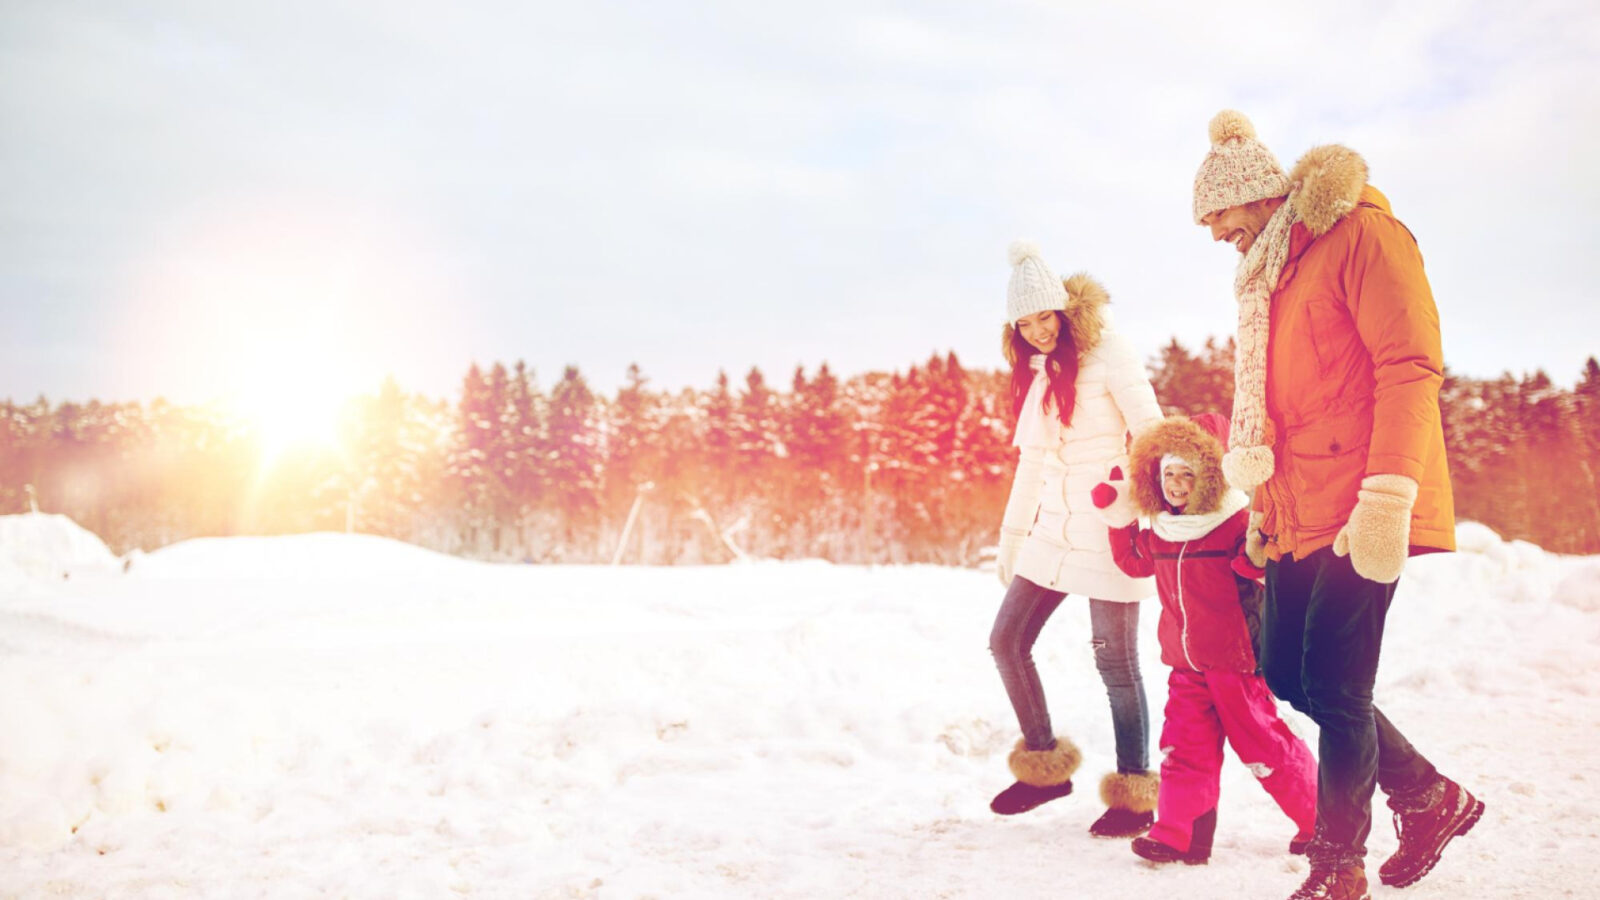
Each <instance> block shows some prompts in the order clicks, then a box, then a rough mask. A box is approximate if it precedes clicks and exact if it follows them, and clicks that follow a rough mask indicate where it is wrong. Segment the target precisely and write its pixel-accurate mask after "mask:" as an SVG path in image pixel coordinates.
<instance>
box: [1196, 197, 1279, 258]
mask: <svg viewBox="0 0 1600 900" xmlns="http://www.w3.org/2000/svg"><path fill="white" fill-rule="evenodd" d="M1276 209H1277V204H1272V205H1270V206H1269V205H1267V203H1266V202H1265V201H1262V200H1256V201H1254V202H1251V203H1246V204H1243V205H1241V206H1230V207H1228V208H1227V209H1222V210H1218V211H1216V212H1214V213H1209V214H1207V215H1206V216H1205V218H1203V219H1201V220H1200V224H1202V225H1205V226H1206V227H1208V228H1210V229H1211V239H1212V240H1214V241H1227V242H1228V243H1230V244H1232V245H1233V246H1234V247H1235V248H1237V249H1238V251H1239V252H1240V253H1241V254H1243V253H1249V252H1250V247H1251V245H1253V244H1254V243H1255V242H1256V238H1257V237H1259V236H1260V234H1261V229H1263V228H1266V227H1267V220H1268V219H1271V218H1272V213H1273V212H1274V211H1275V210H1276Z"/></svg>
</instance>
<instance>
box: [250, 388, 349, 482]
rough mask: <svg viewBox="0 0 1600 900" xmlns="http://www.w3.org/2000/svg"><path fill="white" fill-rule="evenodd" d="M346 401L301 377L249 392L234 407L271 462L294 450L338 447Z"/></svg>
mask: <svg viewBox="0 0 1600 900" xmlns="http://www.w3.org/2000/svg"><path fill="white" fill-rule="evenodd" d="M346 402H347V398H346V397H345V396H344V395H343V393H342V391H339V390H334V389H330V388H329V386H326V385H319V384H315V383H312V382H311V380H310V379H305V378H298V379H293V380H290V381H284V382H276V383H274V384H272V385H264V386H262V387H261V388H258V389H255V390H252V391H249V392H247V393H245V394H243V395H241V396H239V397H238V398H237V399H236V400H235V401H234V407H235V410H236V412H237V413H238V414H239V415H240V416H241V417H242V418H243V419H244V420H245V422H246V424H247V425H248V426H249V427H250V428H251V429H252V430H253V431H254V432H255V433H256V435H257V438H258V439H259V440H260V442H261V453H262V459H263V461H264V462H271V461H273V460H276V459H277V458H278V457H280V456H282V455H283V454H284V453H285V452H287V451H290V450H300V449H327V448H331V447H333V446H335V445H336V444H337V442H338V436H339V418H340V415H341V413H342V412H343V410H344V406H345V403H346Z"/></svg>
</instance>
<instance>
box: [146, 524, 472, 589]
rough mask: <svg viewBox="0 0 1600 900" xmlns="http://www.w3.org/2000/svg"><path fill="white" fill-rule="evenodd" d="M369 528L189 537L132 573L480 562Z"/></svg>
mask: <svg viewBox="0 0 1600 900" xmlns="http://www.w3.org/2000/svg"><path fill="white" fill-rule="evenodd" d="M484 565H488V564H487V563H477V562H472V561H470V560H464V559H460V558H458V557H454V556H447V555H445V554H443V553H435V552H434V551H432V550H424V549H423V548H421V547H417V546H415V545H412V544H407V543H405V542H403V541H397V540H394V539H392V538H384V537H377V536H375V535H370V534H333V533H327V532H323V533H318V534H291V535H279V536H274V537H224V538H194V539H193V540H187V541H180V542H178V543H176V544H172V545H171V546H168V547H162V548H161V549H160V550H156V551H153V552H151V553H149V554H146V555H144V556H142V557H140V558H139V559H138V561H137V562H136V564H135V565H134V566H133V567H132V571H133V572H134V573H135V574H140V575H157V576H162V577H178V578H217V577H225V578H312V577H315V578H333V579H340V578H368V577H371V576H374V575H390V576H408V577H409V576H421V575H434V574H449V573H452V572H459V571H461V570H462V569H463V568H464V567H474V566H484Z"/></svg>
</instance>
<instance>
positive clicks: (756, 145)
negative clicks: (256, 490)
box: [0, 0, 1600, 402]
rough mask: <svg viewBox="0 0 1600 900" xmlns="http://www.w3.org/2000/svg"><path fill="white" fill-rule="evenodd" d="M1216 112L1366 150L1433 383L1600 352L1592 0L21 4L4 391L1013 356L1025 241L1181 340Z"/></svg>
mask: <svg viewBox="0 0 1600 900" xmlns="http://www.w3.org/2000/svg"><path fill="white" fill-rule="evenodd" d="M1224 108H1237V109H1239V110H1242V111H1243V112H1245V113H1246V114H1247V115H1249V116H1250V117H1251V118H1252V120H1253V121H1254V123H1255V125H1256V128H1257V130H1258V132H1259V134H1260V136H1261V138H1262V140H1263V141H1265V142H1266V143H1267V145H1268V146H1269V147H1271V148H1273V149H1274V151H1275V152H1276V153H1277V155H1278V158H1279V159H1280V161H1281V162H1282V163H1283V165H1284V166H1285V167H1286V168H1287V167H1289V166H1291V165H1292V164H1293V162H1294V160H1295V159H1297V158H1298V157H1299V156H1300V155H1301V154H1302V153H1303V152H1304V151H1306V150H1307V149H1310V148H1311V147H1313V146H1316V145H1318V144H1323V143H1329V142H1338V143H1343V144H1345V145H1347V146H1349V147H1351V148H1353V149H1355V150H1357V151H1358V152H1360V153H1361V154H1362V155H1363V156H1364V157H1365V158H1366V159H1367V161H1368V164H1369V166H1370V168H1371V172H1372V180H1373V183H1374V184H1375V185H1377V186H1378V187H1379V188H1380V189H1381V190H1383V191H1384V192H1385V193H1386V194H1387V195H1388V196H1389V198H1390V200H1391V202H1392V203H1393V206H1394V209H1395V212H1396V214H1397V215H1398V216H1399V217H1400V218H1401V219H1402V220H1403V221H1404V222H1405V223H1406V224H1407V225H1408V226H1409V227H1410V228H1411V230H1412V231H1413V232H1414V233H1415V234H1416V235H1417V236H1418V238H1419V241H1420V243H1421V247H1422V251H1423V254H1424V258H1425V260H1426V264H1427V266H1428V273H1429V276H1430V279H1431V281H1432V285H1433V289H1434V293H1435V296H1436V299H1437V302H1438V305H1439V309H1440V314H1441V318H1442V322H1443V330H1444V349H1445V361H1446V364H1447V365H1448V366H1449V367H1450V368H1451V369H1452V370H1454V371H1456V372H1459V373H1462V374H1466V375H1472V376H1478V377H1493V376H1496V375H1498V374H1500V373H1501V372H1504V371H1510V372H1513V373H1518V374H1520V373H1524V372H1531V371H1533V370H1535V369H1541V368H1542V369H1544V370H1545V371H1547V372H1548V373H1549V374H1550V375H1551V376H1552V377H1553V378H1554V379H1555V380H1556V381H1557V382H1558V383H1562V384H1571V383H1572V382H1573V380H1574V379H1575V378H1576V377H1577V375H1578V374H1579V373H1580V372H1581V370H1582V368H1583V364H1584V361H1585V360H1586V358H1587V357H1588V356H1590V355H1594V354H1597V353H1600V337H1597V336H1600V304H1597V303H1596V302H1595V297H1594V293H1593V286H1594V285H1595V284H1597V283H1600V254H1596V253H1595V252H1594V251H1595V249H1596V243H1597V240H1596V239H1597V237H1600V174H1597V171H1596V169H1595V167H1594V166H1593V165H1592V160H1595V159H1600V7H1597V6H1596V5H1595V4H1593V3H1586V2H1577V0H1574V2H1546V0H1532V2H1521V3H1517V4H1512V5H1509V6H1508V5H1506V4H1503V3H1496V2H1464V3H1443V2H1427V0H1425V2H1413V3H1406V4H1390V3H1379V2H1352V3H1345V4H1303V5H1302V4H1283V3H1259V4H1258V3H1230V4H1195V3H1186V4H1151V3H1128V4H1116V5H1113V4H1091V3H1046V2H1024V0H1014V2H994V3H986V4H982V5H981V6H980V5H977V4H952V3H894V2H880V0H850V2H836V0H813V2H809V3H806V4H803V5H801V4H749V3H739V2H732V0H728V2H721V0H713V2H697V3H675V4H654V3H643V2H641V3H626V2H611V0H596V2H591V3H584V4H550V3H504V4H494V3H462V4H448V5H447V4H437V5H428V4H415V3H394V2H384V3H376V2H326V0H318V2H316V3H308V2H298V0H294V2H285V3H274V4H243V3H180V2H167V0H153V2H141V3H137V4H135V3H119V2H94V3H86V2H78V0H42V2H31V0H10V2H7V3H6V4H4V6H3V8H0V166H3V167H4V171H5V172H6V179H5V187H4V188H3V189H0V314H3V316H4V322H5V328H4V334H5V339H4V340H5V343H4V351H3V352H0V397H10V398H13V399H16V400H19V401H27V400H31V399H33V398H34V397H37V396H39V395H40V394H44V395H46V396H48V397H50V398H51V399H52V400H66V399H72V400H87V399H90V398H98V399H102V400H149V399H153V398H154V397H156V396H164V397H166V398H168V399H170V400H174V401H178V402H199V401H203V400H208V399H214V398H218V397H229V396H239V395H248V394H252V393H253V394H256V395H261V394H276V395H277V399H278V400H279V401H280V402H281V401H283V400H284V399H285V398H288V399H291V400H292V399H293V398H294V397H296V396H309V395H311V394H313V393H322V394H342V393H353V392H357V391H366V390H372V389H374V388H376V386H377V385H378V383H379V382H380V381H381V380H382V378H383V377H384V376H385V375H392V376H393V377H394V378H395V379H396V380H397V381H398V382H399V383H400V385H401V386H402V387H403V388H405V389H407V390H411V391H417V392H422V393H427V394H430V395H433V396H438V397H445V396H452V395H454V394H455V393H456V392H457V391H458V389H459V385H460V381H461V378H462V376H463V375H464V373H465V371H466V369H467V366H468V365H469V364H470V363H472V362H478V363H480V364H488V363H491V362H494V361H497V360H498V361H504V362H506V363H508V364H509V363H512V362H514V361H516V360H524V361H526V362H527V364H528V365H529V366H530V367H531V368H532V369H533V370H534V372H535V376H536V379H537V380H538V381H539V382H540V383H541V384H542V385H544V386H546V387H548V386H549V385H550V384H551V383H552V382H553V381H554V380H555V379H556V378H558V377H559V376H560V374H561V371H562V370H563V368H564V367H566V366H567V365H576V366H578V367H579V368H580V370H581V371H582V372H583V373H584V375H585V376H586V377H587V378H588V380H589V382H590V383H591V384H592V385H594V386H596V387H597V388H599V389H601V390H603V391H608V392H609V391H611V390H614V389H615V388H616V386H617V385H619V384H620V383H621V381H622V379H623V376H624V372H625V371H626V369H627V367H628V365H629V364H630V363H637V364H638V365H639V367H640V368H641V369H642V370H643V372H644V374H645V376H646V377H647V378H648V379H649V380H650V384H651V385H652V386H654V387H657V388H662V389H676V388H679V387H683V386H696V387H709V386H710V385H711V384H712V383H713V382H714V380H715V378H716V376H717V373H718V371H719V370H722V371H726V372H727V373H728V374H729V376H730V377H731V378H733V379H734V380H735V381H736V382H737V381H739V380H741V379H742V378H743V377H744V374H745V372H747V371H748V370H749V369H750V368H751V367H752V366H754V367H759V368H760V369H761V370H762V372H763V373H764V374H765V375H766V377H767V380H768V381H769V382H775V383H778V384H780V385H786V384H788V382H789V379H790V377H791V376H792V374H793V372H794V370H795V368H796V367H797V366H802V367H804V368H805V369H806V370H807V371H814V370H815V368H816V367H817V366H818V365H819V364H821V363H824V362H826V363H827V364H828V365H829V366H830V368H832V369H833V370H834V371H835V372H837V373H839V374H842V375H850V374H855V373H858V372H862V371H868V370H877V371H886V370H895V369H901V370H903V369H904V368H905V367H906V366H909V365H911V364H913V363H917V362H920V361H923V360H926V359H927V358H928V357H929V356H930V355H931V354H933V353H935V352H938V353H943V352H946V351H953V352H955V353H956V354H957V356H958V357H959V358H960V359H961V360H962V361H963V363H965V364H966V365H969V366H979V367H992V366H999V365H1000V364H1001V360H1000V357H999V351H998V346H999V331H1000V326H1001V324H1002V321H1003V318H1004V304H1005V285H1006V280H1007V278H1008V277H1009V274H1010V273H1009V266H1008V264H1007V262H1006V255H1005V251H1006V246H1007V245H1008V244H1009V243H1010V242H1011V241H1013V240H1015V239H1019V238H1026V239H1030V240H1033V241H1036V242H1037V243H1038V244H1039V245H1040V246H1041V247H1042V248H1043V251H1044V256H1045V258H1046V260H1047V261H1048V262H1049V263H1050V265H1051V266H1052V267H1053V268H1054V269H1055V270H1056V271H1057V272H1058V273H1060V274H1062V275H1065V274H1068V273H1070V272H1075V271H1088V272H1090V273H1091V274H1092V275H1094V276H1095V277H1096V278H1098V279H1099V280H1101V281H1102V282H1103V283H1104V284H1105V285H1106V286H1107V288H1108V289H1109V291H1110V293H1111V296H1112V302H1113V307H1112V308H1113V310H1114V315H1115V321H1116V323H1117V327H1118V328H1119V329H1120V330H1122V331H1123V332H1125V333H1126V334H1127V335H1128V336H1129V338H1130V339H1131V340H1132V341H1133V343H1134V345H1135V347H1136V348H1137V349H1138V350H1139V351H1140V352H1141V353H1142V354H1144V355H1145V356H1146V357H1150V356H1153V355H1154V354H1155V353H1156V352H1157V350H1158V349H1159V348H1160V347H1161V346H1162V345H1163V344H1165V343H1166V342H1167V341H1169V340H1170V339H1171V338H1173V337H1177V338H1178V339H1179V340H1181V341H1183V342H1184V343H1186V344H1188V345H1190V346H1191V347H1193V346H1197V345H1199V344H1200V343H1202V342H1203V341H1204V340H1205V339H1206V337H1208V336H1212V335H1217V336H1222V335H1226V334H1229V333H1231V331H1232V329H1233V324H1234V308H1233V298H1232V291H1231V281H1232V272H1233V269H1234V266H1235V264H1236V261H1237V254H1236V252H1235V251H1234V250H1233V249H1232V248H1231V247H1228V246H1225V245H1222V244H1214V243H1212V242H1211V240H1210V235H1209V233H1208V232H1207V231H1205V230H1204V229H1201V228H1199V227H1197V226H1195V225H1194V224H1193V223H1192V221H1191V219H1190V202H1191V189H1192V183H1193V177H1194V172H1195V169H1196V168H1197V167H1198V165H1199V163H1200V161H1201V159H1202V157H1203V156H1204V154H1205V152H1206V150H1207V149H1208V139H1207V137H1206V125H1207V122H1208V121H1209V119H1210V118H1211V116H1212V115H1213V114H1214V113H1216V112H1217V111H1218V110H1221V109H1224Z"/></svg>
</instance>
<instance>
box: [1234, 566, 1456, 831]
mask: <svg viewBox="0 0 1600 900" xmlns="http://www.w3.org/2000/svg"><path fill="white" fill-rule="evenodd" d="M1394 591H1395V585H1394V584H1379V583H1377V582H1375V581H1368V580H1367V579H1365V578H1362V577H1361V576H1360V575H1358V574H1356V571H1355V568H1354V567H1353V566H1352V565H1351V563H1350V559H1349V558H1348V557H1343V556H1335V555H1334V553H1333V548H1331V547H1324V548H1322V549H1321V550H1318V551H1316V552H1315V553H1312V554H1311V555H1309V556H1307V557H1306V558H1305V559H1301V560H1297V559H1293V558H1291V557H1287V556H1286V557H1284V558H1283V559H1281V560H1277V561H1275V562H1268V563H1267V597H1266V603H1265V604H1264V606H1263V609H1262V617H1261V671H1262V674H1264V675H1265V676H1266V678H1267V686H1268V687H1270V688H1272V692H1273V693H1274V694H1277V695H1278V697H1279V698H1280V699H1283V700H1287V701H1288V702H1289V703H1290V704H1291V705H1292V706H1294V708H1295V709H1298V710H1299V711H1301V712H1303V713H1305V714H1306V715H1308V716H1310V717H1311V720H1312V721H1313V722H1316V723H1317V727H1318V729H1319V731H1318V735H1317V759H1318V761H1319V763H1320V765H1319V768H1318V771H1317V840H1316V843H1314V844H1313V845H1312V847H1311V854H1312V857H1313V858H1314V859H1315V858H1319V857H1323V856H1325V857H1329V858H1346V857H1354V858H1359V857H1361V856H1363V855H1365V854H1366V840H1367V833H1368V832H1369V831H1370V830H1371V828H1372V792H1373V788H1374V785H1375V784H1376V785H1377V786H1381V787H1382V788H1383V789H1384V791H1385V792H1386V793H1390V794H1393V793H1395V792H1397V791H1400V792H1404V791H1407V790H1410V789H1412V788H1414V787H1416V786H1419V785H1425V784H1427V783H1429V782H1430V781H1432V780H1433V779H1434V778H1435V777H1436V773H1435V771H1434V768H1433V765H1432V764H1431V763H1429V762H1428V760H1427V759H1426V758H1424V757H1423V756H1422V754H1421V753H1418V752H1417V749H1416V748H1415V747H1413V746H1411V742H1410V741H1407V740H1406V737H1405V735H1403V734H1401V733H1400V730H1399V729H1398V728H1395V727H1394V725H1393V724H1391V723H1390V722H1389V720H1388V719H1387V718H1385V717H1384V715H1383V713H1382V712H1379V711H1378V708H1377V707H1376V706H1374V705H1373V704H1372V686H1373V683H1374V682H1375V681H1376V680H1377V677H1378V656H1379V653H1380V651H1381V650H1382V648H1383V626H1384V621H1385V620H1386V619H1387V617H1388V614H1389V604H1390V603H1391V602H1392V601H1393V600H1394Z"/></svg>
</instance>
